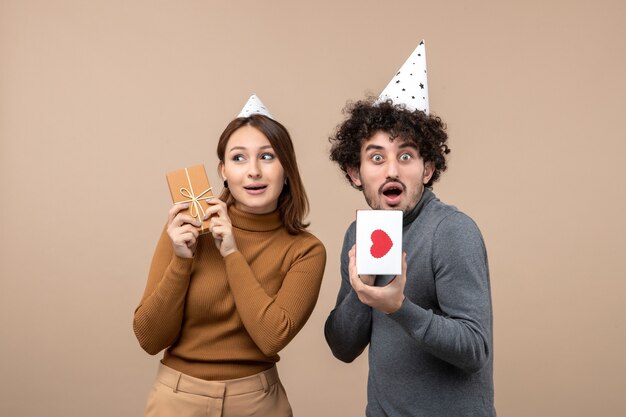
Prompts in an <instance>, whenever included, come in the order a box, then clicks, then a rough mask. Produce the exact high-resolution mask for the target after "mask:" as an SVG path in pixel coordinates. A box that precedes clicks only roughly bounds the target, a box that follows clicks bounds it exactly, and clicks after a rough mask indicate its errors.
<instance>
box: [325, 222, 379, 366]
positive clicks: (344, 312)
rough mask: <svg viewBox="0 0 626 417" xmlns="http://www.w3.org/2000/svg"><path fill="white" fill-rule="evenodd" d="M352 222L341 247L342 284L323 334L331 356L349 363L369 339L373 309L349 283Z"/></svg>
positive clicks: (353, 238)
mask: <svg viewBox="0 0 626 417" xmlns="http://www.w3.org/2000/svg"><path fill="white" fill-rule="evenodd" d="M354 230H355V229H354V224H353V225H352V226H351V227H350V228H348V231H347V232H346V235H345V237H344V240H343V248H342V250H341V287H340V288H339V294H338V295H337V302H336V304H335V308H334V309H333V311H331V312H330V315H329V316H328V318H327V319H326V324H325V325H324V336H325V337H326V342H327V343H328V346H329V347H330V350H331V351H332V352H333V355H334V356H335V357H336V358H337V359H339V360H341V361H343V362H352V361H353V360H354V359H356V358H357V357H358V356H359V355H360V354H361V353H362V352H363V350H364V349H365V347H366V346H367V345H368V344H369V342H370V335H371V332H372V308H371V307H369V306H367V305H365V304H363V303H362V302H361V301H360V300H359V298H358V297H357V295H356V293H355V292H354V290H353V289H352V286H351V285H350V275H349V272H348V262H349V261H348V252H349V251H350V249H351V248H352V245H354V242H355V237H354V236H355V235H354V233H355V232H354Z"/></svg>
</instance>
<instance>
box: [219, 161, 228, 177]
mask: <svg viewBox="0 0 626 417" xmlns="http://www.w3.org/2000/svg"><path fill="white" fill-rule="evenodd" d="M217 173H218V174H219V175H220V177H221V178H222V179H223V180H226V173H225V172H224V162H222V161H220V163H219V164H218V165H217Z"/></svg>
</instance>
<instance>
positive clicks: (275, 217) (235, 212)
mask: <svg viewBox="0 0 626 417" xmlns="http://www.w3.org/2000/svg"><path fill="white" fill-rule="evenodd" d="M228 216H229V217H230V221H231V222H232V224H233V226H234V227H236V228H237V229H241V230H247V231H250V232H269V231H270V230H276V229H279V228H280V227H282V226H283V222H282V221H281V219H280V213H279V211H278V210H274V211H272V212H271V213H266V214H252V213H246V212H245V211H241V210H239V209H238V208H237V207H235V205H234V204H233V205H230V206H229V207H228Z"/></svg>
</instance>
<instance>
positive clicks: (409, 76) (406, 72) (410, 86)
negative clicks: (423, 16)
mask: <svg viewBox="0 0 626 417" xmlns="http://www.w3.org/2000/svg"><path fill="white" fill-rule="evenodd" d="M389 99H390V100H391V101H392V102H393V104H404V105H405V106H406V108H407V109H409V110H420V111H423V112H424V113H426V114H428V113H429V107H428V78H427V72H426V44H425V43H424V41H423V40H422V41H421V42H420V43H419V45H417V48H415V51H413V53H412V54H411V55H410V56H409V58H408V59H407V60H406V61H405V62H404V64H403V65H402V67H400V69H399V70H398V72H397V73H396V75H395V77H393V79H392V80H391V81H390V82H389V84H387V87H385V89H384V90H383V92H382V93H381V94H380V96H379V97H378V100H376V102H377V103H380V102H383V101H385V100H389Z"/></svg>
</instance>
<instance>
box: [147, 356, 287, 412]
mask: <svg viewBox="0 0 626 417" xmlns="http://www.w3.org/2000/svg"><path fill="white" fill-rule="evenodd" d="M174 416H175V417H241V416H268V417H269V416H272V417H292V416H293V414H292V412H291V406H290V405H289V400H288V399H287V394H286V393H285V389H284V388H283V385H282V383H281V382H280V379H279V378H278V371H277V370H276V367H275V366H274V367H272V368H270V369H268V370H267V371H264V372H261V373H258V374H256V375H252V376H249V377H245V378H239V379H231V380H228V381H205V380H203V379H198V378H194V377H191V376H189V375H185V374H183V373H181V372H178V371H175V370H174V369H172V368H169V367H167V366H165V365H163V364H159V371H158V373H157V377H156V380H155V381H154V385H153V387H152V392H151V393H150V395H149V397H148V403H147V404H146V410H145V413H144V417H174Z"/></svg>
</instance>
